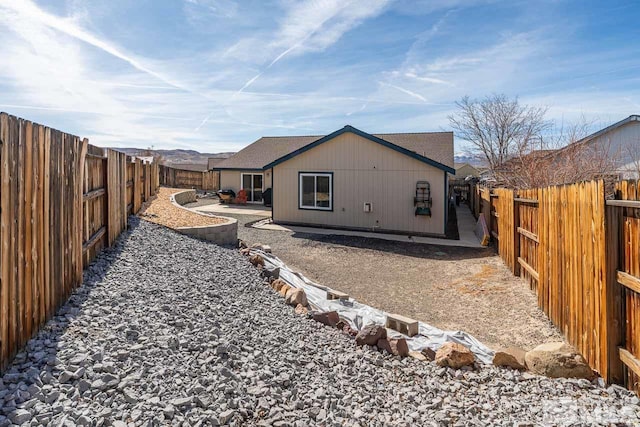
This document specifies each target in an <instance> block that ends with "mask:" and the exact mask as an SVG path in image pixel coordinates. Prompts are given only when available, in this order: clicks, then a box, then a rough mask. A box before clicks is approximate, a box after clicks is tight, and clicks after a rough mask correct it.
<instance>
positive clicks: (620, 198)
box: [607, 181, 640, 393]
mask: <svg viewBox="0 0 640 427" xmlns="http://www.w3.org/2000/svg"><path fill="white" fill-rule="evenodd" d="M607 214H608V217H609V219H610V223H611V228H613V229H612V230H610V231H611V232H610V233H609V236H610V238H611V239H612V242H611V244H612V247H617V248H618V256H617V259H616V260H614V261H613V264H614V265H612V266H611V268H610V271H611V272H612V275H614V276H615V282H617V283H618V284H619V286H618V288H617V289H612V291H611V293H610V296H609V298H612V299H614V300H615V301H616V304H615V305H616V307H618V308H619V312H616V313H612V315H613V316H614V320H615V321H619V323H620V325H619V328H618V330H619V331H620V335H621V336H620V337H619V338H618V339H619V341H618V342H620V343H623V345H622V346H620V347H619V348H617V349H615V350H617V353H618V355H619V357H620V360H621V361H622V363H623V364H624V372H623V373H622V374H623V375H622V376H623V379H624V381H625V383H626V385H627V387H628V388H629V389H631V390H634V391H635V392H636V393H640V181H622V182H619V183H617V184H616V200H608V201H607ZM612 282H614V281H613V280H612ZM615 282H614V283H615ZM618 319H619V320H618ZM613 356H615V353H614V354H613V355H612V357H613Z"/></svg>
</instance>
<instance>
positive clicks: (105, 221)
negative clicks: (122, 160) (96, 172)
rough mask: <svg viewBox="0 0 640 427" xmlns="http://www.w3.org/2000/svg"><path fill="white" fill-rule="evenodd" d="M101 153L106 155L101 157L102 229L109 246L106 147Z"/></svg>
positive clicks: (107, 156)
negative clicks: (102, 185) (102, 187)
mask: <svg viewBox="0 0 640 427" xmlns="http://www.w3.org/2000/svg"><path fill="white" fill-rule="evenodd" d="M103 155H105V156H106V157H104V158H103V159H102V179H103V182H104V196H103V199H102V200H103V210H102V215H103V221H102V223H103V224H104V229H105V231H106V238H105V239H104V241H105V243H106V245H105V246H107V247H109V246H111V230H110V227H111V224H110V223H111V221H109V213H110V212H109V192H110V188H109V152H108V150H107V149H105V150H104V151H103Z"/></svg>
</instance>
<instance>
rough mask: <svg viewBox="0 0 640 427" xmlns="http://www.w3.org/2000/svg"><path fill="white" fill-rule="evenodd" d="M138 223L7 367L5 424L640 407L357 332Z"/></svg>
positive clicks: (244, 267)
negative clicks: (443, 363) (459, 367)
mask: <svg viewBox="0 0 640 427" xmlns="http://www.w3.org/2000/svg"><path fill="white" fill-rule="evenodd" d="M132 226H133V227H132V230H131V231H130V232H127V233H125V234H124V235H123V237H122V238H121V239H120V240H119V242H118V244H117V245H116V246H115V247H114V248H112V249H109V250H107V251H106V252H104V253H103V254H102V255H100V256H99V257H98V259H97V260H96V262H95V263H94V264H93V265H92V266H90V267H89V268H88V269H87V270H86V271H85V284H84V286H83V287H81V288H80V289H78V290H77V291H76V293H75V294H74V296H73V297H72V298H71V299H70V301H69V302H68V303H67V304H66V305H65V306H64V307H62V308H61V310H60V311H59V312H58V315H57V316H56V317H55V318H54V319H53V320H51V321H50V322H49V323H48V324H47V325H46V327H45V328H44V329H43V330H42V331H41V332H39V333H38V335H37V336H36V337H35V338H34V339H32V340H31V341H30V342H29V343H28V345H27V347H26V349H25V351H23V352H21V353H19V354H18V355H17V357H16V359H15V362H14V363H13V365H12V366H11V367H9V369H8V370H7V371H6V372H5V373H4V376H3V377H2V381H1V382H0V385H1V386H2V387H1V388H0V408H1V409H0V425H9V424H10V421H9V420H12V421H13V422H15V423H16V424H25V425H45V424H50V425H56V426H58V425H67V426H72V425H114V426H125V425H135V426H141V425H144V426H151V425H183V426H186V425H191V426H199V425H219V424H229V425H235V426H241V425H265V426H267V425H274V426H300V427H302V426H307V425H327V426H355V425H360V426H382V425H406V426H413V425H444V424H456V425H463V424H464V425H488V424H503V425H513V424H514V422H515V421H519V422H532V423H533V422H535V423H547V424H548V423H554V424H562V423H565V422H573V423H574V424H573V425H577V424H580V425H584V424H592V423H607V422H622V421H625V422H629V423H632V422H638V420H639V418H638V416H639V415H640V413H639V412H638V406H637V403H638V399H637V398H636V397H633V396H632V395H631V394H629V393H628V392H626V391H624V390H622V389H621V388H619V387H610V388H597V387H596V386H594V385H592V384H591V383H589V382H588V381H585V380H581V381H577V380H550V379H546V378H542V377H537V376H533V375H529V374H520V373H518V372H515V371H511V370H506V369H498V368H493V367H483V368H481V369H479V370H476V371H455V370H452V369H448V368H438V367H437V366H436V365H435V364H433V363H428V362H419V361H417V360H415V359H412V358H405V359H399V358H394V357H391V356H386V355H383V354H381V353H378V352H376V351H373V350H371V349H367V348H357V347H356V346H355V344H354V341H353V340H352V339H351V338H349V337H348V336H347V335H345V334H343V333H341V332H339V331H338V330H337V329H332V328H329V327H326V326H323V325H321V324H319V323H316V322H314V321H313V320H309V319H307V318H306V317H298V316H296V315H295V314H294V312H293V309H292V308H291V307H288V306H286V305H285V304H284V303H283V301H282V299H281V298H280V297H278V296H277V295H276V294H275V292H273V291H272V290H271V289H270V288H269V287H268V286H266V285H265V284H263V282H262V279H261V278H260V277H259V274H258V272H257V270H255V269H254V268H253V267H252V266H251V265H250V264H249V263H248V262H247V260H246V259H245V258H243V257H242V256H241V255H240V254H239V253H238V252H237V251H236V250H232V249H225V248H222V247H219V246H216V245H214V244H209V243H206V242H203V241H199V240H195V239H191V238H189V237H186V236H182V235H179V234H177V233H174V232H172V231H170V230H168V229H166V228H163V227H160V226H158V225H155V224H151V223H149V222H145V221H140V220H139V219H137V218H133V219H132ZM5 417H8V418H5Z"/></svg>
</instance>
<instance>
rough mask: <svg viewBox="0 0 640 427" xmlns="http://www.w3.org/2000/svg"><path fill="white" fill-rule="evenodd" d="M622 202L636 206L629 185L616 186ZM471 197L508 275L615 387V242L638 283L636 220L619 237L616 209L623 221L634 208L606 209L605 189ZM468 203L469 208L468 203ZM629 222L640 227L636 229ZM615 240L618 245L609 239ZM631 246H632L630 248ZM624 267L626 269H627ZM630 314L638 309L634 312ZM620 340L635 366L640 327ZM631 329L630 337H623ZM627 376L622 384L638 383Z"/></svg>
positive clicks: (580, 186) (630, 304) (587, 186)
mask: <svg viewBox="0 0 640 427" xmlns="http://www.w3.org/2000/svg"><path fill="white" fill-rule="evenodd" d="M620 188H621V189H624V191H625V192H626V196H625V197H621V198H624V199H627V200H636V199H635V198H636V197H637V190H636V188H637V187H636V185H635V183H633V184H632V183H626V184H620ZM492 192H493V194H494V196H497V197H491V195H489V190H488V189H473V190H472V191H471V192H470V194H472V195H475V194H478V195H479V199H480V201H479V204H478V205H479V206H477V207H476V206H475V205H473V204H471V207H472V209H478V211H477V212H474V214H476V215H480V214H482V215H486V213H487V211H488V210H494V211H495V213H496V214H497V215H489V217H490V218H491V219H492V220H493V221H497V224H498V233H497V234H498V242H497V245H496V246H497V249H498V253H499V255H500V257H501V258H502V259H503V260H504V262H505V264H506V265H507V266H509V267H510V268H511V269H512V271H513V272H514V274H516V275H520V276H521V277H523V278H524V279H525V280H526V281H527V282H528V283H529V286H530V288H531V289H532V290H533V291H534V292H536V294H537V297H538V305H539V307H540V308H541V309H542V310H543V311H544V312H545V313H546V314H547V316H549V318H550V320H551V321H552V322H553V323H554V324H555V325H556V326H557V327H558V328H559V329H560V330H561V331H562V332H563V333H564V335H565V336H566V337H567V340H568V341H569V342H570V343H571V344H572V345H574V346H575V347H576V348H577V349H578V350H579V351H580V352H581V353H582V354H583V355H584V356H585V358H586V359H587V361H588V362H589V364H590V365H591V366H592V367H593V368H594V369H596V370H598V371H599V372H600V373H601V374H602V375H603V376H604V377H605V378H606V379H607V380H609V381H619V380H620V377H621V375H620V371H621V370H620V367H619V365H620V357H619V355H618V350H617V347H618V346H619V345H620V344H621V342H622V341H621V334H620V333H619V330H620V325H621V320H620V316H621V311H620V300H621V297H620V295H621V292H619V291H617V290H616V289H617V286H618V285H617V283H616V276H615V273H613V274H612V273H611V270H612V269H614V270H615V269H617V264H618V263H617V261H616V254H617V253H618V236H621V238H623V239H624V241H625V242H626V245H625V252H624V257H625V259H627V260H628V262H631V260H634V261H633V262H636V264H634V265H633V266H631V265H630V266H629V268H628V269H627V270H625V271H624V273H627V274H630V275H635V276H638V277H640V266H638V265H637V262H638V261H637V259H638V257H639V256H640V248H639V246H640V245H638V238H639V236H640V215H637V217H635V218H629V217H628V216H625V219H624V220H625V230H626V231H625V233H626V234H624V235H623V234H621V230H619V229H617V228H616V227H617V224H618V221H619V220H620V218H619V217H618V216H616V215H614V214H613V210H614V209H624V210H625V212H626V213H627V214H628V213H629V212H630V211H634V212H638V211H640V210H637V209H634V206H635V204H634V203H631V202H627V203H615V204H616V205H617V206H618V207H613V206H610V207H609V208H607V206H606V200H605V188H604V182H603V181H593V182H583V183H577V184H572V185H565V186H557V187H547V188H540V189H527V190H518V191H516V192H513V191H512V190H505V189H494V190H492ZM474 197H475V196H471V199H472V200H471V202H472V203H473V202H474V200H473V199H474ZM493 200H495V202H493ZM633 221H638V223H637V224H636V223H634V222H633ZM612 234H615V235H616V237H612ZM631 242H635V243H631ZM625 265H626V264H625ZM625 295H626V297H625V298H626V306H627V310H626V318H627V324H628V323H629V320H628V319H635V318H638V319H640V305H638V303H639V302H640V298H638V295H637V294H635V293H634V295H629V292H627V293H626V294H625ZM636 307H638V308H637V309H636ZM638 323H639V324H638V325H635V324H634V325H632V326H630V327H629V328H628V330H627V333H626V340H627V342H630V344H629V346H628V347H627V350H628V351H629V352H630V353H631V354H632V355H634V357H636V358H638V359H640V342H638V341H640V339H639V338H635V337H636V336H638V335H639V334H640V321H639V322H638ZM629 329H631V331H630V330H629ZM633 375H635V374H633V373H630V374H628V381H630V382H633V381H637V378H635V376H633Z"/></svg>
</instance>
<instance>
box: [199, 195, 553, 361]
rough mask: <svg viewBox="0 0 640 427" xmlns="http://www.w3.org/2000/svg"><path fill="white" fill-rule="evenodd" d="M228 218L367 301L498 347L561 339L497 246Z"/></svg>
mask: <svg viewBox="0 0 640 427" xmlns="http://www.w3.org/2000/svg"><path fill="white" fill-rule="evenodd" d="M207 203H212V202H211V201H199V202H197V203H196V204H192V205H188V207H196V206H197V205H198V204H207ZM226 216H231V217H234V218H237V219H238V237H239V238H241V239H243V240H245V241H247V242H249V243H264V244H268V245H270V246H271V247H272V250H273V253H274V254H275V255H276V256H278V257H279V258H280V259H282V260H283V261H284V262H285V263H286V264H288V265H289V266H290V267H292V268H293V269H295V270H298V271H300V272H302V273H303V274H304V275H305V276H307V277H309V278H310V279H312V280H314V281H315V282H317V283H319V284H322V285H325V286H329V287H331V288H334V289H337V290H340V291H342V292H346V293H348V294H349V295H350V296H352V297H353V298H355V299H357V300H358V301H360V302H363V303H365V304H368V305H371V306H374V307H378V308H381V309H383V310H385V311H388V312H393V313H399V314H402V315H405V316H409V317H412V318H415V319H418V320H420V321H423V322H425V323H428V324H431V325H434V326H437V327H439V328H441V329H445V330H462V331H465V332H468V333H470V334H472V335H473V336H475V337H476V338H477V339H479V340H480V341H482V342H483V343H484V344H486V345H488V346H489V347H492V348H494V349H495V348H499V347H503V346H504V347H506V346H518V347H522V348H524V349H531V348H533V347H535V346H536V345H538V344H541V343H544V342H548V341H559V340H563V338H562V335H561V334H560V332H559V331H558V330H557V329H556V328H555V327H554V326H553V325H552V324H551V322H550V321H549V320H548V318H547V317H546V316H545V315H544V313H542V312H541V311H540V310H539V309H538V308H537V303H536V296H535V294H534V293H533V292H532V291H530V290H529V286H528V284H527V283H526V282H524V281H523V280H521V279H520V278H517V277H514V276H513V275H512V274H511V272H510V271H509V270H508V269H507V268H506V267H505V266H504V264H503V263H502V261H501V260H500V258H499V257H498V256H497V255H496V254H495V251H494V250H493V249H491V248H488V249H474V248H455V247H447V246H434V245H422V244H414V243H409V242H407V243H404V242H391V241H385V240H381V239H366V238H360V237H350V236H337V235H335V236H334V235H331V236H322V235H313V234H306V233H305V234H301V233H291V232H283V231H271V230H258V229H254V228H250V227H246V226H245V224H247V223H249V222H251V221H255V220H258V219H261V218H260V217H256V216H249V215H226Z"/></svg>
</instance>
